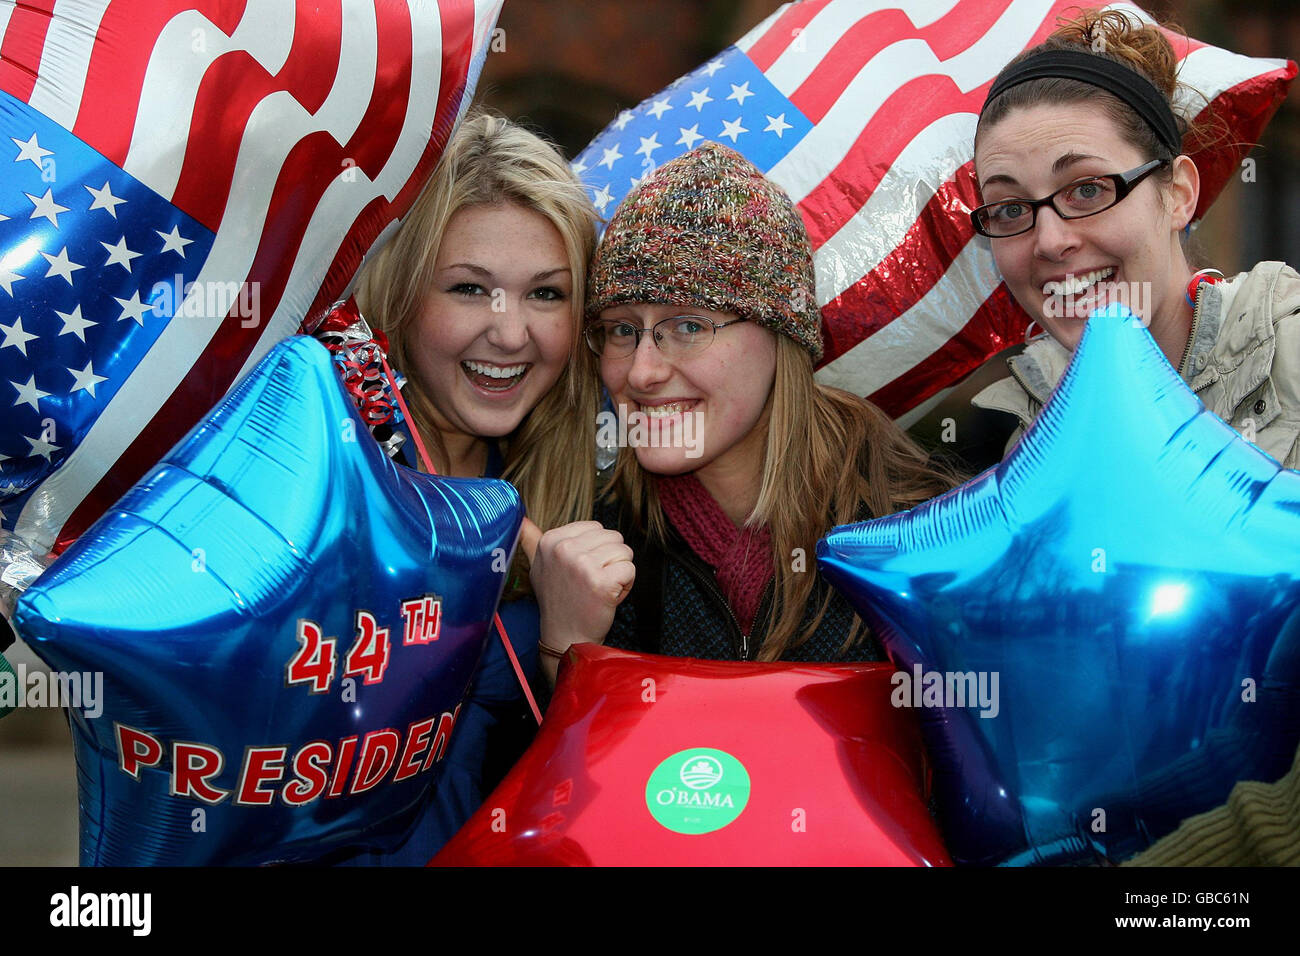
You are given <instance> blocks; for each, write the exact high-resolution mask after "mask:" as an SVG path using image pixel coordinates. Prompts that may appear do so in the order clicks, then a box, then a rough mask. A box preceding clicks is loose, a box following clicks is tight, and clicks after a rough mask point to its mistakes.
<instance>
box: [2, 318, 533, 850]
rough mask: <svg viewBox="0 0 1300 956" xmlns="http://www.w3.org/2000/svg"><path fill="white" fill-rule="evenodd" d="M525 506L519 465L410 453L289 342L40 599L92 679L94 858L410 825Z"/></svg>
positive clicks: (88, 765)
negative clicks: (374, 430) (508, 471)
mask: <svg viewBox="0 0 1300 956" xmlns="http://www.w3.org/2000/svg"><path fill="white" fill-rule="evenodd" d="M522 517H523V510H522V507H521V504H520V501H519V495H518V493H517V492H516V491H515V490H514V488H513V487H512V486H511V485H509V484H508V483H505V482H500V481H480V480H469V479H449V478H438V477H431V476H428V475H422V474H419V473H417V472H414V471H411V470H410V469H406V468H402V467H400V466H397V465H394V464H393V463H392V462H391V461H390V460H389V459H388V458H387V457H386V456H385V455H384V453H383V451H382V450H381V449H380V447H379V446H378V445H377V444H376V443H375V442H374V441H373V440H372V439H371V437H370V435H369V434H368V433H367V431H366V427H365V425H364V424H363V423H362V421H361V419H360V418H359V417H358V416H357V413H356V410H355V409H354V408H353V406H352V404H351V402H350V401H349V400H348V398H347V396H346V395H345V393H344V392H343V390H342V388H341V386H340V385H339V382H338V381H337V378H336V373H335V371H334V368H333V365H332V363H331V361H330V357H329V354H328V353H327V352H326V350H325V349H324V348H323V347H321V346H320V345H319V344H317V343H316V342H314V341H312V340H311V339H308V338H294V339H289V340H287V341H286V342H284V343H282V344H281V345H279V346H277V347H276V348H275V349H274V350H273V351H272V352H271V353H270V354H269V355H268V356H267V357H266V358H265V359H264V360H263V361H262V362H261V364H259V365H258V366H257V368H256V369H255V370H254V371H253V372H252V373H251V374H250V375H249V376H248V377H247V378H246V379H245V380H244V382H243V383H242V384H241V385H239V386H238V387H237V388H236V389H235V390H234V391H232V392H231V394H230V395H229V396H228V397H227V398H226V400H225V401H224V402H223V403H222V404H221V405H220V406H218V407H217V409H216V410H215V411H214V412H212V414H211V415H209V416H208V418H207V419H206V420H205V421H203V422H202V423H200V424H199V425H198V426H197V427H196V428H195V429H194V430H193V431H192V432H190V434H189V435H188V436H187V437H186V438H185V439H184V440H183V441H182V442H181V443H180V444H179V445H177V446H176V448H174V449H173V450H172V451H171V453H170V454H169V455H167V457H166V458H164V459H163V460H162V462H161V463H159V464H158V465H157V466H156V467H155V468H154V469H153V471H151V472H150V473H149V474H148V475H147V476H146V477H145V478H144V479H143V480H142V481H141V482H140V483H139V484H138V485H137V486H136V487H135V488H133V489H132V490H131V491H130V492H129V493H128V494H127V495H126V496H125V497H124V498H122V500H121V501H120V502H118V504H117V505H116V506H115V507H114V508H113V509H112V510H111V511H110V512H109V513H108V514H107V515H105V516H104V517H103V518H101V519H100V520H99V522H98V523H97V524H95V525H94V526H93V527H92V528H91V529H90V530H89V531H87V532H86V534H84V535H83V536H82V537H81V538H79V539H78V540H77V542H76V543H75V544H74V545H73V546H72V547H71V548H69V549H68V551H67V552H66V553H65V554H64V555H63V556H62V557H61V558H60V560H59V561H58V562H56V563H55V564H54V565H53V566H52V567H51V568H50V569H49V571H47V572H46V573H45V575H44V576H42V577H41V579H40V580H39V581H38V582H37V584H36V585H35V586H33V587H32V588H31V589H30V590H29V591H28V592H27V593H26V594H25V595H24V596H23V598H22V600H21V601H20V602H19V605H18V609H17V614H16V623H17V626H18V629H19V631H20V633H21V634H22V636H23V638H24V639H25V640H26V641H27V642H28V643H29V644H30V645H31V646H32V648H33V649H34V650H35V651H36V653H37V654H39V655H40V656H41V657H42V658H43V659H44V660H45V661H46V662H47V663H48V664H49V665H50V666H51V667H53V668H54V669H55V670H56V671H61V672H64V673H65V674H68V675H69V676H70V681H69V686H70V687H76V688H80V689H82V690H83V692H84V693H83V699H82V700H81V701H80V706H74V707H72V708H71V709H70V712H71V717H72V726H73V736H74V742H75V746H76V754H77V767H78V782H79V786H80V804H81V859H82V863H83V864H103V865H139V864H208V863H230V864H259V863H271V862H289V861H305V860H313V859H317V858H320V857H322V856H325V855H327V854H329V853H330V852H331V851H334V850H343V849H345V848H354V847H368V848H371V849H375V850H380V851H383V850H386V849H390V848H392V847H394V846H396V845H397V844H398V843H400V841H401V840H402V839H403V838H404V837H405V835H406V833H407V832H408V831H409V829H410V827H411V825H412V824H413V822H414V821H415V819H416V816H417V815H418V813H419V812H420V810H421V808H422V807H423V806H424V804H425V803H426V802H427V800H428V799H429V798H430V795H431V793H432V787H433V785H434V782H435V778H436V775H437V773H438V761H439V760H440V759H441V757H442V755H443V753H444V752H445V750H446V747H447V739H448V736H449V734H450V732H451V729H452V727H453V725H454V721H455V714H456V711H457V709H458V705H459V703H460V701H461V699H462V698H463V697H464V695H465V691H466V688H467V685H468V684H469V681H470V677H471V675H472V673H473V671H474V668H475V666H476V664H477V662H478V658H479V655H480V653H481V651H482V649H483V646H484V642H485V640H486V639H487V637H488V635H489V626H490V624H491V622H492V615H493V612H494V610H495V608H496V603H497V599H498V598H499V597H500V593H501V588H502V584H503V582H504V577H505V574H504V571H505V569H506V567H507V566H508V561H507V559H508V558H509V552H510V550H511V549H512V547H513V545H514V541H515V538H516V536H517V534H518V531H519V525H520V522H521V520H522ZM95 674H100V675H102V677H101V678H99V679H100V680H101V681H102V693H98V694H96V693H95V691H94V681H95V680H96V678H95V677H94V676H93V675H95ZM80 675H89V676H87V677H86V678H85V679H84V680H82V679H81V676H80ZM91 698H95V699H93V700H92V699H91ZM73 703H74V704H77V703H78V702H77V701H73Z"/></svg>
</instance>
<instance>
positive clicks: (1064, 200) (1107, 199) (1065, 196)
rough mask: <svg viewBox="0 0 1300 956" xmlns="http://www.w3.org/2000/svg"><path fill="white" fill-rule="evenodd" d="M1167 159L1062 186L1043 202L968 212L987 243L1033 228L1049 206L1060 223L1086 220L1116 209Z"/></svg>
mask: <svg viewBox="0 0 1300 956" xmlns="http://www.w3.org/2000/svg"><path fill="white" fill-rule="evenodd" d="M1168 162H1169V160H1167V159H1153V160H1151V161H1150V162H1149V163H1143V164H1142V165H1141V166H1138V167H1137V168H1136V169H1130V170H1129V171H1128V172H1126V173H1112V174H1111V175H1109V176H1089V177H1087V178H1086V179H1076V180H1075V181H1074V182H1072V183H1068V184H1067V185H1065V186H1062V187H1061V188H1060V189H1058V190H1057V191H1056V192H1054V193H1052V194H1051V195H1050V196H1047V197H1046V198H1044V199H1003V200H1001V201H1000V202H991V203H986V204H985V205H983V206H980V207H978V208H977V209H974V210H972V211H971V214H970V220H971V224H972V225H973V226H974V227H975V231H976V232H978V233H979V234H980V235H982V236H988V237H989V238H990V239H1006V238H1007V237H1008V236H1018V235H1020V234H1021V233H1025V232H1028V231H1029V230H1030V229H1033V228H1034V224H1035V223H1037V222H1038V210H1040V209H1042V208H1043V207H1044V206H1048V205H1050V206H1051V207H1052V208H1053V209H1055V210H1056V214H1057V215H1058V216H1060V217H1061V218H1062V219H1086V218H1088V217H1089V216H1095V215H1097V213H1099V212H1105V211H1106V210H1107V209H1110V208H1111V207H1112V206H1115V205H1116V204H1118V203H1119V202H1120V200H1122V199H1123V198H1124V197H1125V196H1127V195H1128V194H1129V193H1131V192H1132V191H1133V190H1134V188H1136V187H1137V184H1138V183H1140V182H1142V180H1144V179H1146V178H1147V177H1148V176H1150V175H1151V174H1152V173H1154V172H1155V171H1156V170H1157V169H1159V168H1160V167H1161V166H1164V165H1166V164H1168Z"/></svg>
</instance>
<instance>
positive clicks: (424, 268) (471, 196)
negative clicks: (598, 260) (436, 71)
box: [357, 111, 600, 580]
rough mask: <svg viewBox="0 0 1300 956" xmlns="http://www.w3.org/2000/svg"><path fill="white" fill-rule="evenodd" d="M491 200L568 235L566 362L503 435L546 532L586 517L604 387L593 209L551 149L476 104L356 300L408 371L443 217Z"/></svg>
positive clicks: (436, 444) (420, 406)
mask: <svg viewBox="0 0 1300 956" xmlns="http://www.w3.org/2000/svg"><path fill="white" fill-rule="evenodd" d="M499 203H513V204H516V205H518V206H521V207H523V208H525V209H529V210H532V211H534V212H537V213H540V214H541V215H543V216H545V217H546V219H547V220H548V221H549V222H550V223H551V225H553V226H554V227H555V229H556V231H557V232H558V233H559V235H560V238H561V239H562V240H563V242H564V249H565V253H566V257H567V259H568V265H569V269H570V271H571V273H572V275H573V296H572V301H571V303H570V305H571V308H570V312H571V316H572V344H571V346H570V352H569V361H568V362H567V363H566V365H565V368H564V371H563V373H562V374H561V376H560V378H559V380H558V381H557V382H556V383H555V385H553V386H552V387H551V389H550V390H549V391H548V392H547V393H546V395H545V396H543V397H542V399H541V401H540V402H538V404H537V406H536V407H535V408H534V409H533V410H532V411H531V412H530V413H529V414H528V415H526V416H525V417H524V420H523V421H522V422H521V423H520V425H519V427H518V428H517V429H516V430H515V431H514V433H512V434H511V435H509V436H507V437H506V438H505V439H503V440H502V441H501V449H502V452H503V456H504V459H505V472H504V474H503V475H502V477H504V478H506V479H507V480H509V481H511V482H513V483H514V485H515V487H517V488H518V489H519V491H520V494H521V495H522V496H523V499H524V503H525V504H526V506H527V508H528V515H529V517H530V518H531V519H532V520H533V521H534V522H536V523H537V525H538V526H539V527H541V528H542V529H543V530H546V529H548V528H554V527H557V526H559V525H562V524H566V523H568V522H570V521H577V520H580V519H582V518H587V517H589V516H590V513H591V503H592V498H593V495H594V493H595V475H596V467H595V453H596V452H595V437H594V435H595V432H594V429H595V421H596V405H597V401H598V395H599V391H600V385H599V379H598V377H597V373H596V365H595V361H594V357H593V356H591V355H590V353H589V351H588V350H587V349H586V348H585V347H583V346H582V343H581V340H580V339H581V326H582V302H583V298H584V295H585V291H586V272H587V263H588V261H589V260H590V258H591V253H592V250H593V249H594V247H595V242H596V230H595V223H596V211H595V208H594V207H593V206H592V204H591V201H590V200H589V199H588V198H587V195H586V193H585V192H584V191H583V188H582V186H581V185H580V184H579V182H578V180H577V178H576V177H575V176H574V174H573V172H572V170H570V169H569V166H568V164H567V163H566V162H565V161H564V158H563V157H562V156H561V155H560V153H559V151H558V150H557V149H556V148H555V147H554V146H552V145H551V144H550V143H548V142H546V141H545V140H543V139H542V138H541V137H539V136H537V135H535V134H534V133H532V132H530V131H528V130H526V129H524V128H523V127H521V126H518V125H516V124H515V123H512V122H511V121H510V120H508V119H506V118H504V117H502V116H495V115H492V114H490V113H486V112H483V111H474V112H472V113H470V114H469V115H468V116H466V118H465V119H464V121H463V122H462V123H461V126H460V128H459V129H458V130H457V131H456V134H455V135H454V136H453V137H452V139H451V141H450V142H449V143H448V144H447V149H446V151H445V152H444V153H443V156H442V159H441V161H440V162H439V164H438V167H437V169H436V170H435V171H434V174H433V176H432V178H431V179H430V181H429V183H428V185H426V186H425V188H424V189H423V191H422V192H421V193H420V196H419V198H417V199H416V201H415V204H414V205H413V206H412V207H411V211H410V213H409V214H408V215H407V218H406V219H405V220H404V221H403V223H402V226H401V228H400V229H399V230H398V231H397V234H396V235H394V236H393V238H392V240H391V241H390V242H389V243H388V244H387V245H386V246H384V248H383V249H382V250H381V251H380V253H379V255H378V256H376V258H375V259H374V260H373V261H372V262H370V263H367V265H366V266H365V268H364V269H363V271H362V273H361V276H360V278H359V281H358V285H357V303H358V305H359V306H360V308H361V311H362V314H363V315H364V316H365V317H366V319H367V320H368V321H369V322H370V323H371V324H372V325H373V326H374V327H375V328H377V329H380V330H382V331H383V332H384V333H385V334H386V335H387V336H388V341H389V353H390V356H391V358H392V361H393V365H394V367H395V368H398V369H401V370H404V371H406V372H407V374H408V375H410V374H411V370H413V369H415V368H416V365H415V362H414V361H413V358H414V354H413V351H414V349H416V348H417V347H418V345H419V343H418V341H417V340H416V337H415V336H414V334H413V332H412V330H413V323H414V321H415V320H416V318H417V317H418V315H419V312H420V304H421V303H422V302H423V300H424V297H425V295H426V294H427V293H428V290H429V289H430V288H431V287H432V285H433V279H434V267H435V265H436V263H437V259H438V249H439V246H440V245H441V242H442V236H443V233H444V232H445V230H446V228H447V224H448V223H449V222H450V221H451V219H452V217H453V216H454V215H455V214H456V213H457V212H458V211H459V210H461V209H463V208H465V207H467V206H480V205H495V204H499ZM403 395H404V396H405V398H406V400H407V403H408V406H409V408H410V410H411V417H412V418H413V419H414V422H413V424H414V425H415V426H416V427H417V428H418V429H419V432H420V435H421V436H422V437H423V438H424V440H425V442H426V443H428V444H429V445H431V446H432V448H433V449H436V452H435V453H436V454H437V455H438V456H439V457H445V449H444V448H443V446H442V442H441V440H440V439H439V436H438V434H437V430H436V429H435V428H433V427H432V420H433V418H432V412H433V405H432V403H431V401H430V399H429V397H428V395H426V394H425V393H424V391H423V390H422V389H420V388H419V386H418V384H417V383H416V382H415V380H414V379H412V380H411V384H409V385H408V386H407V387H406V388H405V389H403ZM518 577H519V576H518V575H515V579H516V580H518ZM525 580H526V576H525Z"/></svg>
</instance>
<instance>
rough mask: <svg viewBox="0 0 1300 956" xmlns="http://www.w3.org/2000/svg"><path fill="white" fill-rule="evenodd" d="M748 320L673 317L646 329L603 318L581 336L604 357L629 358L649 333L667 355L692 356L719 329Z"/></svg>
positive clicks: (707, 344) (711, 340)
mask: <svg viewBox="0 0 1300 956" xmlns="http://www.w3.org/2000/svg"><path fill="white" fill-rule="evenodd" d="M745 321H748V320H747V319H743V318H740V319H732V320H731V321H730V322H714V321H713V320H712V319H710V318H708V317H706V316H703V315H671V316H669V317H668V318H666V319H661V320H660V321H658V322H656V323H655V324H654V325H653V326H651V327H650V328H648V329H643V328H641V326H639V325H637V324H636V323H634V322H627V321H622V320H618V319H604V320H601V321H598V322H594V323H592V324H591V325H589V326H587V328H586V329H585V330H584V331H583V333H582V336H583V338H584V339H586V341H587V347H588V348H589V349H591V350H592V351H593V352H595V353H596V354H597V355H599V356H600V357H601V358H627V357H628V356H629V355H631V354H633V353H634V352H635V351H636V350H637V349H638V348H640V347H641V337H642V336H643V335H646V334H650V335H651V336H652V338H653V340H654V343H655V345H656V346H657V347H658V349H659V350H660V351H661V352H663V353H664V354H665V355H670V356H680V355H693V354H695V353H697V352H702V351H704V350H705V349H706V348H708V347H709V346H710V345H711V344H712V343H713V339H714V336H716V335H717V334H718V330H719V329H725V328H726V327H727V326H729V325H735V324H736V323H738V322H745Z"/></svg>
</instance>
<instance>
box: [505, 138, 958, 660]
mask: <svg viewBox="0 0 1300 956" xmlns="http://www.w3.org/2000/svg"><path fill="white" fill-rule="evenodd" d="M585 312H586V316H587V320H588V324H587V328H586V333H585V336H586V339H587V344H588V346H589V347H590V348H591V350H592V352H594V353H595V354H596V355H597V356H598V357H599V361H600V372H601V378H602V379H603V380H604V383H605V386H606V388H607V389H608V390H609V393H610V396H611V397H612V399H613V402H614V405H615V407H616V408H617V409H618V411H619V415H620V417H621V419H622V420H623V421H624V422H630V423H632V425H631V427H629V428H628V429H627V432H626V434H627V435H628V436H629V438H630V440H629V442H628V444H630V445H633V446H635V447H626V446H625V447H623V448H621V450H620V453H619V459H618V462H617V465H616V467H615V471H614V475H613V478H612V480H611V482H610V486H609V488H608V491H607V494H606V495H605V497H604V499H603V500H602V502H601V504H600V506H598V508H597V517H598V518H599V519H600V523H599V524H598V523H596V522H580V523H577V524H572V525H568V526H566V527H564V528H559V529H555V530H553V531H550V532H548V533H547V534H546V535H544V536H542V537H541V539H540V542H535V541H534V542H525V547H531V546H533V545H536V556H535V559H534V561H533V565H532V576H533V584H534V588H535V590H536V591H537V594H538V599H539V602H540V603H541V606H542V643H541V650H542V653H543V655H545V657H544V660H543V663H544V665H545V666H546V668H547V670H548V672H549V673H551V674H552V675H553V674H554V670H555V666H556V660H557V658H558V657H559V656H560V655H561V654H562V653H563V652H564V651H565V650H566V649H567V648H568V647H569V646H570V644H572V643H574V642H580V641H592V642H596V643H602V642H603V643H606V644H608V645H610V646H615V647H623V648H629V649H634V650H639V651H646V652H651V653H661V654H670V655H678V656H689V657H701V658H710V659H732V660H737V659H740V660H763V661H774V660H803V661H829V660H874V659H880V658H882V657H883V654H882V653H881V650H880V647H879V645H878V644H877V643H876V642H875V640H874V639H872V638H871V637H870V635H868V634H866V633H865V631H864V628H863V626H862V624H861V622H860V621H859V620H858V619H857V617H856V616H855V615H854V613H853V611H852V610H851V609H850V608H849V607H848V605H847V603H846V602H845V601H844V599H843V598H842V597H840V596H839V595H838V594H837V593H835V592H833V591H832V590H831V589H830V588H829V587H828V586H827V585H826V584H825V583H824V582H823V581H822V580H821V577H820V575H819V574H818V573H817V568H816V562H815V560H814V559H813V554H814V547H815V544H816V542H817V539H818V538H819V537H821V536H822V535H823V534H825V533H826V532H827V531H828V530H830V529H831V528H832V527H834V526H835V525H838V524H844V523H848V522H852V521H857V520H862V519H865V518H868V517H872V516H878V515H884V514H889V513H892V512H894V511H898V510H902V509H905V508H909V507H911V506H913V505H915V504H918V503H920V502H922V501H925V500H927V499H929V498H931V497H933V496H935V495H937V494H940V493H942V492H943V491H946V490H948V489H949V488H950V487H952V486H953V484H954V483H955V476H954V475H952V474H951V473H949V472H948V471H947V470H945V469H943V468H941V467H937V466H935V465H933V464H931V462H930V461H929V459H928V457H927V455H926V454H925V452H924V451H922V450H921V449H920V448H919V447H917V446H916V445H915V444H914V443H913V442H912V441H911V440H910V439H909V438H908V437H907V436H906V435H905V434H904V433H903V432H902V431H901V430H900V429H899V428H898V427H897V426H896V425H895V424H894V423H893V421H891V420H890V419H889V418H888V417H887V416H886V415H885V414H884V413H883V412H881V411H880V410H879V409H877V408H876V407H875V406H873V405H871V404H870V403H869V402H867V401H865V400H864V399H861V398H858V397H856V396H854V395H851V394H849V393H847V392H843V391H840V390H838V389H833V388H827V387H825V386H822V385H818V384H816V383H815V382H814V381H813V363H814V362H815V361H816V360H817V359H818V358H819V357H820V356H821V349H822V345H821V316H820V312H819V310H818V307H817V302H816V297H815V289H814V282H813V260H812V252H811V247H810V245H809V242H808V237H807V233H806V231H805V229H804V226H803V222H802V220H801V219H800V218H799V214H798V213H797V211H796V210H795V208H794V205H793V204H792V203H791V201H790V199H789V197H788V196H787V195H786V194H785V193H784V192H783V191H782V190H781V189H780V188H779V187H778V186H776V185H775V184H773V183H771V182H769V181H768V180H767V179H765V178H764V177H763V175H762V173H760V172H759V171H758V170H757V169H756V168H755V167H754V166H753V165H752V164H750V163H749V162H748V161H747V160H745V159H744V158H743V157H741V156H740V155H739V154H737V153H735V152H734V151H732V150H730V149H727V148H726V147H723V146H719V145H716V144H712V143H707V144H704V145H701V146H700V147H698V148H696V149H695V150H693V151H692V152H690V153H687V154H686V155H684V156H681V157H679V158H677V159H676V160H673V161H672V162H670V163H668V164H666V165H665V166H663V167H661V168H660V169H658V170H656V171H655V172H654V173H653V174H651V175H650V176H649V178H647V179H646V180H645V181H644V182H642V183H641V184H640V185H639V186H638V187H637V188H636V189H635V190H633V191H632V192H631V193H630V194H629V195H628V196H627V198H626V199H625V200H624V201H623V203H622V204H621V205H620V207H619V209H618V212H617V213H616V214H615V216H614V218H613V220H612V221H611V222H610V224H609V228H608V229H607V231H606V233H605V236H604V239H603V240H602V242H601V245H600V247H599V248H598V249H597V252H596V256H595V258H594V260H593V262H592V268H591V275H590V277H589V285H588V299H587V304H586V308H585Z"/></svg>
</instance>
